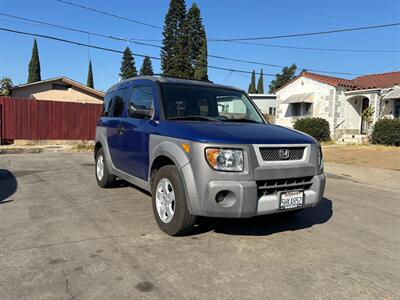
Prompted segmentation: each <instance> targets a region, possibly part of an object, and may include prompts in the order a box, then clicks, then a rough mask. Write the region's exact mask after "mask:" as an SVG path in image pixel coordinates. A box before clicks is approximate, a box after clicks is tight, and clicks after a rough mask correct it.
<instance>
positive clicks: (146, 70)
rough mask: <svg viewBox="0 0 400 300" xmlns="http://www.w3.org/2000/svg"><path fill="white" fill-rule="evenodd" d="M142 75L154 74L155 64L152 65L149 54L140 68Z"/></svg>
mask: <svg viewBox="0 0 400 300" xmlns="http://www.w3.org/2000/svg"><path fill="white" fill-rule="evenodd" d="M140 75H153V66H152V65H151V60H150V57H148V56H146V57H145V58H144V59H143V64H142V67H141V68H140Z"/></svg>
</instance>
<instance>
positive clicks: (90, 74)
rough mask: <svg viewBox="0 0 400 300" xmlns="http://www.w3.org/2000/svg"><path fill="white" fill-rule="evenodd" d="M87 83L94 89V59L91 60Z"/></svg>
mask: <svg viewBox="0 0 400 300" xmlns="http://www.w3.org/2000/svg"><path fill="white" fill-rule="evenodd" d="M86 85H87V86H88V87H90V88H92V89H94V82H93V70H92V61H91V60H90V61H89V69H88V75H87V81H86Z"/></svg>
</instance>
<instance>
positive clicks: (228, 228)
mask: <svg viewBox="0 0 400 300" xmlns="http://www.w3.org/2000/svg"><path fill="white" fill-rule="evenodd" d="M332 215H333V211H332V201H331V200H329V199H327V198H323V199H322V201H321V203H320V204H319V205H318V206H316V207H313V208H306V209H304V210H303V211H301V212H298V213H297V214H296V215H285V214H273V215H265V216H259V217H255V218H250V219H220V218H201V219H200V220H199V226H197V227H196V228H195V229H194V231H192V232H191V234H190V235H196V234H200V233H204V232H208V231H214V232H216V233H222V234H230V235H254V236H261V235H270V234H274V233H278V232H283V231H288V230H290V231H294V230H300V229H305V228H309V227H312V226H313V225H316V224H322V223H325V222H327V221H328V220H329V219H330V218H331V217H332Z"/></svg>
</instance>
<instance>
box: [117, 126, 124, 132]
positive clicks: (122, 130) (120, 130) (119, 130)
mask: <svg viewBox="0 0 400 300" xmlns="http://www.w3.org/2000/svg"><path fill="white" fill-rule="evenodd" d="M124 131H125V127H124V126H122V125H119V126H118V127H117V133H118V134H123V133H124Z"/></svg>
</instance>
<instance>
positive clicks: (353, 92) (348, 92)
mask: <svg viewBox="0 0 400 300" xmlns="http://www.w3.org/2000/svg"><path fill="white" fill-rule="evenodd" d="M381 90H382V89H381V88H373V89H363V90H351V91H345V92H344V94H345V95H355V94H362V93H372V92H380V91H381Z"/></svg>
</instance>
